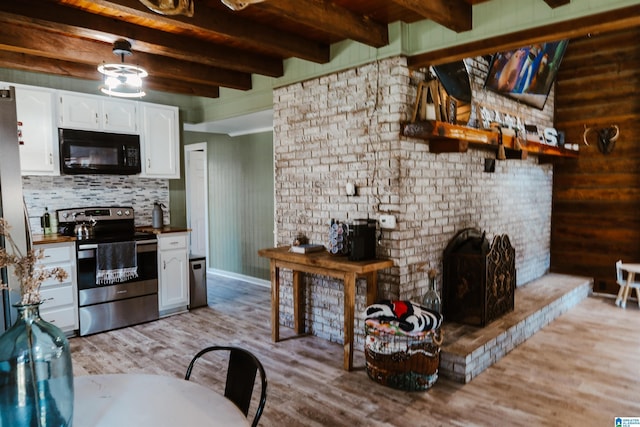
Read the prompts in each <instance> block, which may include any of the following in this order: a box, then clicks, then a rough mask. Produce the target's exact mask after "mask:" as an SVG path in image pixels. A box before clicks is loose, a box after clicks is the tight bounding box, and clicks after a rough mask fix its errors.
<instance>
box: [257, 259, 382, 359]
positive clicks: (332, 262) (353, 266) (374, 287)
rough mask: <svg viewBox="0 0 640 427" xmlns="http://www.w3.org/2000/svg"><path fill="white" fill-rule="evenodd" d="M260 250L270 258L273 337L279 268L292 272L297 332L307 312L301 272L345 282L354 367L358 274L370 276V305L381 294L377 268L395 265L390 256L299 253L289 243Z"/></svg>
mask: <svg viewBox="0 0 640 427" xmlns="http://www.w3.org/2000/svg"><path fill="white" fill-rule="evenodd" d="M258 254H259V255H260V256H262V257H265V258H269V260H270V269H271V339H272V340H273V341H274V342H278V341H280V269H281V268H287V269H290V270H291V271H292V272H293V319H294V320H293V322H294V329H295V332H296V334H303V333H304V331H305V328H304V317H305V316H304V312H303V311H302V310H301V306H303V304H304V302H303V300H302V296H303V294H302V286H301V284H302V275H301V273H311V274H319V275H322V276H330V277H334V278H336V279H341V280H342V281H343V282H344V369H345V370H347V371H350V370H351V369H352V368H353V325H354V310H355V302H356V278H357V277H358V276H364V277H365V278H366V280H367V305H370V304H373V303H374V302H375V300H376V298H377V296H378V274H377V273H378V270H382V269H385V268H389V267H392V266H393V261H391V260H377V259H376V260H369V261H349V260H348V259H347V258H346V257H336V256H332V255H330V254H329V253H327V252H325V251H322V252H314V253H309V254H296V253H292V252H289V246H286V247H279V248H269V249H261V250H259V251H258Z"/></svg>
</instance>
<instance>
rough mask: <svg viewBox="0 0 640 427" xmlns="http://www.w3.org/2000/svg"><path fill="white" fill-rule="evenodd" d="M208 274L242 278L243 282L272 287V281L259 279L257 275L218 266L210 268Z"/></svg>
mask: <svg viewBox="0 0 640 427" xmlns="http://www.w3.org/2000/svg"><path fill="white" fill-rule="evenodd" d="M207 276H220V277H227V278H229V279H236V280H242V281H243V282H247V283H251V284H253V285H257V286H262V287H264V288H271V282H270V281H269V280H264V279H259V278H257V277H252V276H247V275H245V274H239V273H234V272H232V271H225V270H218V269H217V268H208V269H207Z"/></svg>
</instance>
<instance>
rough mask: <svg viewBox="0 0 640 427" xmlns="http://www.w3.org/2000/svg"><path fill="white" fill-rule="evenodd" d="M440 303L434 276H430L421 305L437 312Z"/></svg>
mask: <svg viewBox="0 0 640 427" xmlns="http://www.w3.org/2000/svg"><path fill="white" fill-rule="evenodd" d="M441 304H442V301H441V300H440V295H439V294H438V288H437V286H436V279H435V277H430V278H429V288H428V289H427V292H426V293H425V294H424V296H423V297H422V306H423V307H426V308H428V309H430V310H433V311H435V312H437V313H440V309H441Z"/></svg>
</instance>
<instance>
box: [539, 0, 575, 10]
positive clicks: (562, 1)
mask: <svg viewBox="0 0 640 427" xmlns="http://www.w3.org/2000/svg"><path fill="white" fill-rule="evenodd" d="M544 2H545V3H546V4H548V5H549V7H550V8H551V9H555V8H556V7H560V6H564V5H566V4H569V3H571V0H544Z"/></svg>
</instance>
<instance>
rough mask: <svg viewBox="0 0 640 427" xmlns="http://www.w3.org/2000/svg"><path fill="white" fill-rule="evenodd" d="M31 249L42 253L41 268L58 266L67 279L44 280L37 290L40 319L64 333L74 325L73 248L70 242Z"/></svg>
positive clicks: (75, 287)
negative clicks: (39, 300)
mask: <svg viewBox="0 0 640 427" xmlns="http://www.w3.org/2000/svg"><path fill="white" fill-rule="evenodd" d="M34 249H43V250H44V259H42V260H41V264H42V265H43V266H44V268H54V267H59V268H62V269H64V270H65V271H66V272H67V278H66V279H65V280H64V281H63V282H59V281H58V280H57V279H56V278H55V277H51V278H49V279H47V280H45V281H44V282H43V283H42V285H41V287H40V296H41V298H42V301H43V303H42V305H41V306H40V316H41V317H42V318H43V319H44V320H46V321H47V322H51V323H53V324H54V325H56V326H57V327H58V328H60V329H61V330H62V331H63V332H65V333H67V334H72V333H74V331H76V330H77V329H78V327H79V325H78V282H77V278H76V246H75V243H74V242H65V243H47V244H36V245H34Z"/></svg>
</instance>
